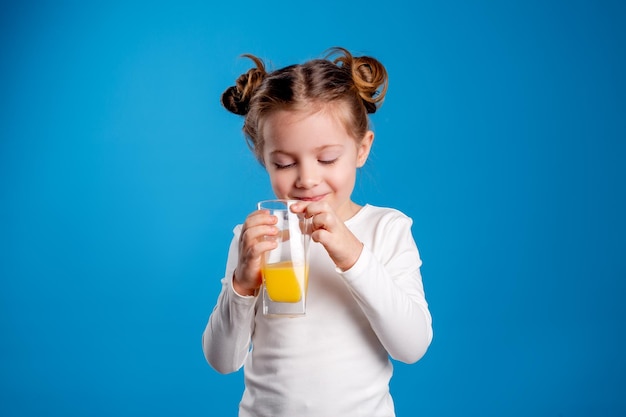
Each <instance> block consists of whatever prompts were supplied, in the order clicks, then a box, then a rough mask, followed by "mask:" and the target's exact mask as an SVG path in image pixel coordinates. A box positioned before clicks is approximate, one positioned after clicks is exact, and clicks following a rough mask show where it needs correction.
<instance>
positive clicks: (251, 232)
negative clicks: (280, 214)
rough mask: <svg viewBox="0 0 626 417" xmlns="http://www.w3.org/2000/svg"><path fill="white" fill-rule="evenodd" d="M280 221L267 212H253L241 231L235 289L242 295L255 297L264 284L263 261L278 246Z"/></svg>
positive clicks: (234, 282) (234, 279)
mask: <svg viewBox="0 0 626 417" xmlns="http://www.w3.org/2000/svg"><path fill="white" fill-rule="evenodd" d="M277 221H278V219H277V218H276V216H272V215H270V214H269V211H267V210H257V211H254V212H252V213H251V214H250V215H249V216H248V217H247V218H246V221H245V223H244V224H243V227H242V229H241V236H240V237H239V261H238V262H237V268H236V269H235V273H234V275H233V288H234V290H235V291H236V292H237V293H238V294H240V295H254V294H255V293H256V291H257V290H258V289H259V287H260V286H261V283H262V281H263V280H262V277H261V259H262V256H263V254H264V253H265V252H267V251H268V250H271V249H275V248H276V246H277V245H278V244H277V243H276V241H275V240H274V239H269V240H268V239H265V236H276V235H277V234H278V228H277V227H275V226H274V225H275V224H276V222H277Z"/></svg>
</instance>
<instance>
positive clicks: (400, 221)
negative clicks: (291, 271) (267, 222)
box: [202, 205, 432, 417]
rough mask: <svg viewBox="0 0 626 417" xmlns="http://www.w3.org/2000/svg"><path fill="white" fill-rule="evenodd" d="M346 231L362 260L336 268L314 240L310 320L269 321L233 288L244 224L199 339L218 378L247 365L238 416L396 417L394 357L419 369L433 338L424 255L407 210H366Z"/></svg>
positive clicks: (258, 307) (236, 233) (236, 234)
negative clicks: (391, 387)
mask: <svg viewBox="0 0 626 417" xmlns="http://www.w3.org/2000/svg"><path fill="white" fill-rule="evenodd" d="M345 224H346V226H348V228H349V229H350V230H351V231H352V232H353V233H354V234H355V236H356V237H357V238H358V239H359V240H360V241H361V242H362V243H363V244H364V248H363V251H362V253H361V256H360V257H359V259H358V260H357V262H356V264H355V265H354V266H353V267H352V268H350V269H349V270H347V271H340V270H338V269H337V268H336V267H335V265H334V264H333V262H332V260H331V259H330V257H329V256H328V254H327V253H326V251H325V249H324V248H323V246H321V245H320V244H318V243H312V245H311V253H310V270H309V288H308V294H307V303H306V315H305V316H304V317H297V318H276V317H265V316H263V314H262V310H261V302H262V300H260V298H261V297H244V296H240V295H238V294H237V293H236V292H235V291H234V290H233V287H232V276H233V273H234V270H235V268H236V266H237V259H238V253H237V250H238V241H239V235H240V232H241V225H239V226H237V227H236V228H235V229H234V237H233V240H232V243H231V247H230V251H229V255H228V261H227V265H226V275H225V278H223V279H222V291H221V293H220V295H219V297H218V301H217V305H216V306H215V308H214V310H213V312H212V313H211V316H210V318H209V321H208V323H207V326H206V329H205V331H204V333H203V337H202V345H203V350H204V354H205V356H206V359H207V361H208V362H209V363H210V364H211V366H212V367H213V368H214V369H215V370H217V371H218V372H220V373H230V372H235V371H237V370H239V369H240V368H241V366H244V380H245V390H244V393H243V398H242V400H241V403H240V405H239V416H240V417H251V416H255V417H282V416H288V417H295V416H298V417H333V416H342V417H352V416H354V417H365V416H366V417H377V416H380V417H392V416H394V415H395V412H394V405H393V400H392V398H391V395H390V392H389V381H390V378H391V375H392V363H391V361H390V359H389V357H391V358H393V359H395V360H398V361H402V362H406V363H413V362H416V361H418V360H419V359H420V358H421V357H422V356H423V355H424V353H425V352H426V349H427V348H428V346H429V345H430V342H431V340H432V319H431V315H430V313H429V311H428V305H427V303H426V299H425V296H424V290H423V285H422V279H421V275H420V266H421V259H420V256H419V253H418V249H417V246H416V244H415V241H414V239H413V236H412V234H411V225H412V220H411V219H410V218H409V217H407V216H405V215H404V214H402V213H401V212H399V211H397V210H394V209H389V208H381V207H374V206H371V205H366V206H364V207H362V208H361V210H360V211H359V212H358V213H357V214H356V215H355V216H354V217H352V218H351V219H349V220H348V221H346V222H345Z"/></svg>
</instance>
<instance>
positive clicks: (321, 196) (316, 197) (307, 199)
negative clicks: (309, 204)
mask: <svg viewBox="0 0 626 417" xmlns="http://www.w3.org/2000/svg"><path fill="white" fill-rule="evenodd" d="M325 196H326V195H318V196H314V197H297V198H296V199H297V200H301V201H320V200H322V199H323V198H324V197H325Z"/></svg>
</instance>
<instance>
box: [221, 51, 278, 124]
mask: <svg viewBox="0 0 626 417" xmlns="http://www.w3.org/2000/svg"><path fill="white" fill-rule="evenodd" d="M242 56H243V57H246V58H250V59H251V60H252V61H254V63H255V65H256V67H255V68H251V69H249V70H248V71H247V72H246V73H244V74H242V75H240V76H239V77H238V78H237V80H236V81H235V85H234V86H231V87H228V88H227V89H226V90H225V91H224V92H223V93H222V97H221V100H220V101H221V103H222V106H224V108H225V109H226V110H228V111H229V112H231V113H235V114H238V115H241V116H245V115H246V114H248V109H249V105H250V99H251V98H252V94H253V93H254V90H256V88H257V87H258V86H259V85H260V84H261V82H262V81H263V79H264V78H265V76H266V75H267V72H266V71H265V65H264V64H263V61H261V60H260V59H259V58H257V57H255V56H254V55H249V54H245V55H242Z"/></svg>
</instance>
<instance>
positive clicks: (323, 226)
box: [291, 201, 363, 271]
mask: <svg viewBox="0 0 626 417" xmlns="http://www.w3.org/2000/svg"><path fill="white" fill-rule="evenodd" d="M291 211H293V212H294V213H304V215H305V217H307V218H312V233H311V239H313V241H314V242H319V243H321V244H322V245H323V246H324V248H325V249H326V252H328V255H330V257H331V259H332V260H333V262H334V263H335V265H336V266H337V267H338V268H339V269H341V270H342V271H346V270H348V269H350V268H352V266H353V265H354V264H355V263H356V261H357V260H358V259H359V256H361V251H362V250H363V243H361V241H360V240H359V239H357V237H356V236H354V234H353V233H352V232H351V231H350V230H349V229H348V228H347V227H346V225H345V224H344V222H343V221H341V219H339V217H338V216H337V215H336V214H335V212H334V210H333V209H332V208H331V207H330V205H328V203H326V202H323V201H320V202H314V203H309V204H307V203H296V204H294V205H292V206H291Z"/></svg>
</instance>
